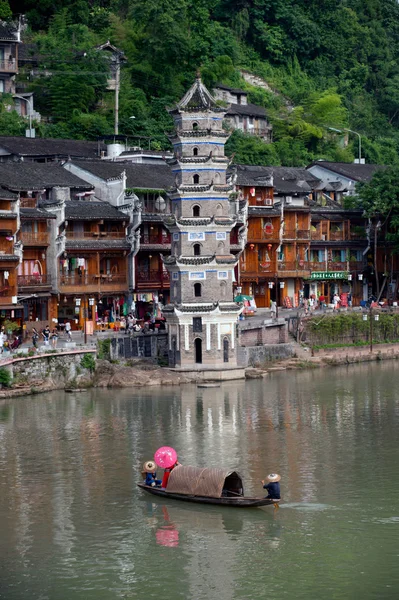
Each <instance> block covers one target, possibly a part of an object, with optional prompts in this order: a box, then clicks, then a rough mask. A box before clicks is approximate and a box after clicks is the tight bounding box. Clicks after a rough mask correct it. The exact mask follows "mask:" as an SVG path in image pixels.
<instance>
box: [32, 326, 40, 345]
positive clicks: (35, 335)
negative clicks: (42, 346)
mask: <svg viewBox="0 0 399 600" xmlns="http://www.w3.org/2000/svg"><path fill="white" fill-rule="evenodd" d="M38 340H39V332H38V331H37V329H36V328H35V327H32V344H33V347H34V348H37V342H38Z"/></svg>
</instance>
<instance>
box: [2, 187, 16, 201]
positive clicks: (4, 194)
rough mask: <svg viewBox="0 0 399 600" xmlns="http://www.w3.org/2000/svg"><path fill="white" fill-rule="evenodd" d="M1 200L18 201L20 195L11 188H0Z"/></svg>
mask: <svg viewBox="0 0 399 600" xmlns="http://www.w3.org/2000/svg"><path fill="white" fill-rule="evenodd" d="M0 200H11V201H16V200H18V195H17V194H13V193H12V192H10V191H9V190H5V189H4V188H0Z"/></svg>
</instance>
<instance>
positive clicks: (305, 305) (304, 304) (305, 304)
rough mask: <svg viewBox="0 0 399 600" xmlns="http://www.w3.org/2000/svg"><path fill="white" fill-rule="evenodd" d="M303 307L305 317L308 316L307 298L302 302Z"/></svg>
mask: <svg viewBox="0 0 399 600" xmlns="http://www.w3.org/2000/svg"><path fill="white" fill-rule="evenodd" d="M303 307H304V309H305V315H308V314H309V300H308V299H307V298H304V300H303Z"/></svg>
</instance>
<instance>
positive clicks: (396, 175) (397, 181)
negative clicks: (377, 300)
mask: <svg viewBox="0 0 399 600" xmlns="http://www.w3.org/2000/svg"><path fill="white" fill-rule="evenodd" d="M356 191H357V194H358V200H359V205H360V206H361V208H363V209H364V214H365V216H366V217H368V219H369V241H370V245H373V250H374V258H373V267H374V274H375V284H376V291H377V296H379V295H380V293H382V291H383V287H382V288H381V282H380V276H379V266H380V265H379V264H378V261H377V258H378V256H377V249H378V247H379V245H380V246H381V244H379V242H381V241H382V242H384V245H385V256H386V255H387V254H388V255H389V254H392V252H394V253H398V252H399V168H398V167H389V168H387V169H382V170H380V171H377V172H376V173H375V174H374V176H373V177H372V179H371V180H370V181H368V182H361V183H358V184H357V186H356ZM385 266H386V265H384V267H385ZM383 270H384V274H385V279H384V282H383V286H384V285H385V283H386V279H387V275H386V273H387V268H384V269H383Z"/></svg>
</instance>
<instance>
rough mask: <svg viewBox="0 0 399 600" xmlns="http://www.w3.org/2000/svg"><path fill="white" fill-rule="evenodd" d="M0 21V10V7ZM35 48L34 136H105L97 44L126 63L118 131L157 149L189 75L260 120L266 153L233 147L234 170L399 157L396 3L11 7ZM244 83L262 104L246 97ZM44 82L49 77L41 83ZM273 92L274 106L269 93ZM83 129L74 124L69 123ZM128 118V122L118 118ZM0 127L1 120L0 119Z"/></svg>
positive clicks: (40, 1) (228, 0)
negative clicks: (226, 93) (231, 93)
mask: <svg viewBox="0 0 399 600" xmlns="http://www.w3.org/2000/svg"><path fill="white" fill-rule="evenodd" d="M3 5H4V6H5V8H4V10H5V11H6V12H7V0H0V15H1V10H2V7H3ZM11 6H12V9H13V11H14V12H19V13H21V12H22V13H25V14H26V15H27V18H28V20H29V24H30V27H31V34H30V39H29V40H28V41H32V42H35V43H36V44H37V45H38V48H39V54H40V57H41V58H40V64H39V73H40V76H39V77H35V78H33V79H29V85H30V88H31V90H32V91H34V92H35V102H36V104H37V108H38V110H40V112H42V114H43V115H44V116H45V117H48V118H50V124H49V125H46V126H43V127H42V128H39V132H40V133H41V134H42V135H54V136H55V137H61V136H67V137H89V138H94V137H95V136H96V135H98V134H105V133H109V132H110V131H112V124H113V94H112V92H108V91H107V90H106V75H107V70H108V65H107V61H105V60H104V57H103V56H102V55H101V53H99V52H96V51H95V50H94V48H95V47H96V45H97V44H101V43H104V41H105V40H106V39H109V40H110V41H111V43H113V44H115V45H116V46H117V47H119V48H121V49H122V50H123V51H124V53H125V55H126V58H127V62H126V65H125V66H124V68H123V70H122V82H121V94H120V131H121V132H123V133H126V134H127V135H129V136H131V137H132V138H135V139H137V140H141V142H143V140H145V143H146V144H147V143H148V145H149V146H151V147H153V148H167V147H168V145H169V142H168V138H167V137H166V135H165V131H167V130H168V129H170V125H171V122H170V117H169V115H168V114H167V113H166V111H165V108H164V107H165V105H170V104H172V103H173V102H174V101H176V100H177V99H178V98H179V97H181V96H182V94H183V93H184V91H185V90H186V89H187V87H188V86H189V85H190V84H191V82H192V80H193V77H194V74H195V71H196V70H197V69H198V68H199V67H200V68H201V72H202V76H203V79H204V81H205V83H206V84H207V85H208V86H210V87H212V86H213V85H214V84H215V83H216V82H217V81H223V82H224V83H227V84H231V85H233V86H240V87H245V89H246V90H247V91H248V92H249V101H250V102H255V103H258V104H260V105H262V106H264V107H265V108H266V109H267V113H268V116H269V118H270V120H271V122H272V123H273V127H274V142H273V144H272V146H269V147H268V148H265V147H264V146H265V144H264V143H263V142H261V141H259V140H255V141H254V140H252V141H251V140H246V139H244V138H243V137H241V136H237V135H235V136H234V137H233V139H232V140H231V141H230V142H229V146H228V150H229V151H230V152H235V153H236V155H237V156H239V157H240V161H241V162H255V163H259V162H270V163H271V164H278V163H284V164H290V165H303V164H305V163H306V162H308V161H309V160H312V159H313V158H326V159H330V160H346V161H351V160H353V158H354V155H355V154H356V140H353V139H352V138H350V139H349V146H348V147H347V148H344V147H343V146H342V142H343V137H342V136H341V135H340V134H336V133H335V134H333V133H331V131H329V130H328V129H327V128H328V127H334V128H336V129H342V128H343V127H349V128H351V129H353V130H355V131H359V132H360V133H361V134H362V138H363V148H364V156H365V157H366V159H367V161H368V162H373V161H374V162H383V163H385V164H395V163H397V162H398V158H397V156H398V149H399V132H398V127H399V61H398V56H399V5H398V3H397V2H396V0H384V2H377V1H376V0H345V2H344V1H340V2H338V3H337V2H336V0H324V1H323V2H320V0H257V1H256V2H250V1H249V0H91V1H90V2H86V1H85V0H63V1H62V2H61V0H51V2H50V1H49V0H19V2H16V0H11ZM240 69H247V70H249V71H251V72H253V73H255V74H257V75H259V76H261V77H263V78H264V79H265V80H266V81H267V83H268V84H269V86H270V90H263V89H259V88H255V87H251V86H249V85H247V84H246V83H245V82H244V81H243V80H242V79H241V77H240V71H239V70H240ZM49 74H51V75H49ZM276 91H277V93H276ZM82 115H84V116H85V117H82ZM132 116H134V117H135V118H134V119H131V117H132ZM0 117H1V115H0Z"/></svg>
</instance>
